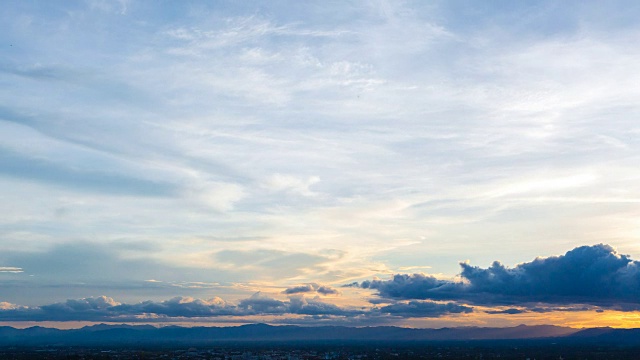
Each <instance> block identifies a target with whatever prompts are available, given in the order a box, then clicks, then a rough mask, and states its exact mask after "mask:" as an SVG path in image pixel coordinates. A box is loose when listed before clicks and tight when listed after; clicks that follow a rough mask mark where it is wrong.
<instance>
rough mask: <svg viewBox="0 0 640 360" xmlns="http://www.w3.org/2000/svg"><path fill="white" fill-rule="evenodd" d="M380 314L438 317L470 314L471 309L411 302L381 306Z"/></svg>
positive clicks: (445, 304) (463, 306)
mask: <svg viewBox="0 0 640 360" xmlns="http://www.w3.org/2000/svg"><path fill="white" fill-rule="evenodd" d="M380 312H381V313H383V314H390V315H394V316H401V317H439V316H442V315H445V314H459V313H471V312H473V308H472V307H470V306H465V305H459V304H456V303H452V302H448V303H437V302H433V301H416V300H412V301H409V302H406V303H403V302H399V303H395V304H391V305H387V306H383V307H381V308H380Z"/></svg>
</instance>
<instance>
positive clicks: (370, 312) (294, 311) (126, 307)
mask: <svg viewBox="0 0 640 360" xmlns="http://www.w3.org/2000/svg"><path fill="white" fill-rule="evenodd" d="M471 311H472V308H471V307H468V306H463V305H457V304H453V303H435V302H431V301H410V302H407V303H396V304H392V305H387V306H383V307H372V308H356V307H341V306H338V305H335V304H331V303H327V302H324V301H322V300H320V299H319V298H318V297H315V298H313V299H309V298H305V297H303V296H293V297H290V298H289V299H288V300H279V299H275V298H271V297H269V296H266V295H263V294H262V293H260V292H257V293H255V294H253V295H252V296H250V297H248V298H245V299H242V300H240V301H239V302H238V303H237V304H232V303H229V302H226V301H224V300H223V299H221V298H219V297H214V298H211V299H196V298H192V297H182V296H179V297H174V298H171V299H169V300H165V301H151V300H147V301H142V302H139V303H133V304H127V303H121V302H118V301H115V300H114V299H112V298H110V297H107V296H100V297H95V298H93V297H91V298H82V299H69V300H66V301H64V302H58V303H53V304H49V305H42V306H34V307H27V306H20V305H16V304H12V303H8V302H2V303H0V321H132V322H144V321H154V320H158V321H172V320H174V321H182V320H185V319H192V320H197V319H207V318H216V321H225V320H224V319H230V321H237V319H243V318H247V317H255V316H278V317H280V318H286V317H292V316H293V317H294V318H298V319H300V316H302V318H303V319H304V318H305V317H310V319H315V320H319V319H325V320H327V319H333V320H336V319H338V318H343V319H352V318H354V319H360V320H362V319H363V318H371V319H376V321H378V320H380V321H385V320H384V319H385V317H388V316H392V317H396V318H398V317H439V316H443V315H447V314H458V313H468V312H471Z"/></svg>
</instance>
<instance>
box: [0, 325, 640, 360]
mask: <svg viewBox="0 0 640 360" xmlns="http://www.w3.org/2000/svg"><path fill="white" fill-rule="evenodd" d="M638 353H640V329H612V328H594V329H583V330H579V329H571V328H565V327H558V326H517V327H511V328H480V327H462V328H443V329H409V328H400V327H366V328H350V327H334V326H325V327H298V326H270V325H265V324H252V325H243V326H237V327H193V328H187V327H178V326H169V327H163V328H156V327H153V326H148V325H146V326H145V325H139V326H131V325H105V324H100V325H94V326H87V327H84V328H81V329H73V330H60V329H51V328H43V327H31V328H26V329H15V328H13V327H1V328H0V358H1V359H15V360H22V359H121V360H126V359H221V360H222V359H225V360H227V359H287V360H291V359H439V358H442V359H637V354H638Z"/></svg>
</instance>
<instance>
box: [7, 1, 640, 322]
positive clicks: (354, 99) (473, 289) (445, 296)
mask: <svg viewBox="0 0 640 360" xmlns="http://www.w3.org/2000/svg"><path fill="white" fill-rule="evenodd" d="M639 16H640V3H638V2H637V1H607V2H601V1H562V2H559V1H527V2H513V1H501V0H496V1H482V2H480V1H458V0H454V1H429V2H427V1H309V2H299V1H243V2H237V1H174V2H172V1H137V0H120V1H111V0H86V1H65V2H49V1H17V0H15V1H14V0H9V1H4V2H3V10H2V12H0V48H1V49H2V50H1V51H0V214H2V216H0V324H10V325H14V326H26V325H31V324H48V325H50V326H58V327H69V326H76V325H78V324H87V323H95V322H115V323H121V322H128V323H152V324H159V325H163V324H183V325H194V324H197V325H202V324H214V325H234V324H241V323H253V322H265V323H270V324H298V325H309V326H315V325H336V324H339V325H347V326H368V325H397V326H412V327H443V326H512V325H517V324H554V325H564V326H574V327H582V326H615V327H634V326H636V327H637V326H640V312H639V311H638V310H640V262H638V260H640V216H639V215H640V185H639V184H640V181H639V180H640V168H639V167H638V165H640V121H639V120H638V119H639V116H640V47H638V46H637V44H638V43H639V42H640V24H639V23H638V21H637V19H638V17H639Z"/></svg>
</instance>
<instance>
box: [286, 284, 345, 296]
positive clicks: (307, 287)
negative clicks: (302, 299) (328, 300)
mask: <svg viewBox="0 0 640 360" xmlns="http://www.w3.org/2000/svg"><path fill="white" fill-rule="evenodd" d="M311 292H316V293H318V294H321V295H339V294H340V292H339V291H338V290H337V289H334V288H332V287H330V286H326V285H320V284H316V283H308V284H303V285H298V286H293V287H290V288H287V289H286V290H284V291H283V292H282V293H283V294H287V295H293V294H302V293H311Z"/></svg>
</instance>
